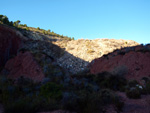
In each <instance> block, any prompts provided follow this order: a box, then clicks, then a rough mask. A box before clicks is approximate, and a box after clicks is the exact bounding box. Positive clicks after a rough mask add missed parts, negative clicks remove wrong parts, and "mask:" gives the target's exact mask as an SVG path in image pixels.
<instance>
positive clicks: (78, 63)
mask: <svg viewBox="0 0 150 113" xmlns="http://www.w3.org/2000/svg"><path fill="white" fill-rule="evenodd" d="M54 44H56V45H58V46H60V47H61V48H62V49H64V50H65V51H66V52H65V53H64V54H63V55H62V57H60V58H59V59H58V60H57V62H58V64H59V65H60V66H62V67H64V68H66V69H68V70H69V71H70V72H71V73H73V74H75V73H78V72H81V71H84V70H85V69H86V67H87V66H88V64H89V63H90V62H91V61H92V60H94V59H95V58H99V57H101V56H103V55H105V54H108V53H110V52H113V51H114V50H116V49H121V48H124V47H131V46H136V45H139V44H138V43H137V42H135V41H132V40H122V39H120V40H116V39H95V40H84V39H79V40H72V41H67V42H66V41H56V42H54ZM72 56H74V57H72Z"/></svg>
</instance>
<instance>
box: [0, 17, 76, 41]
mask: <svg viewBox="0 0 150 113" xmlns="http://www.w3.org/2000/svg"><path fill="white" fill-rule="evenodd" d="M0 24H6V25H9V26H13V27H16V28H21V29H25V30H31V31H32V29H30V27H28V26H27V24H21V21H20V20H17V21H14V22H13V21H9V19H8V17H7V16H5V15H0ZM36 31H37V32H41V33H43V34H45V35H52V36H56V37H61V38H65V39H68V40H74V37H68V36H63V35H60V34H57V33H54V32H53V31H51V30H50V29H48V30H44V29H41V28H40V27H37V28H36Z"/></svg>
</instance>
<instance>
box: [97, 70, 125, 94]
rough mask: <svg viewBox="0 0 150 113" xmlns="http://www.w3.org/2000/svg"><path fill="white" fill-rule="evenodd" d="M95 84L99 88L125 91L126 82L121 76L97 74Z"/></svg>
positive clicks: (107, 73) (104, 73) (105, 73)
mask: <svg viewBox="0 0 150 113" xmlns="http://www.w3.org/2000/svg"><path fill="white" fill-rule="evenodd" d="M95 81H96V83H97V84H98V85H99V86H100V87H101V88H109V89H112V90H119V91H125V86H126V84H127V80H126V79H125V78H123V77H121V76H117V75H113V74H111V73H109V72H102V73H99V74H98V75H97V76H96V78H95Z"/></svg>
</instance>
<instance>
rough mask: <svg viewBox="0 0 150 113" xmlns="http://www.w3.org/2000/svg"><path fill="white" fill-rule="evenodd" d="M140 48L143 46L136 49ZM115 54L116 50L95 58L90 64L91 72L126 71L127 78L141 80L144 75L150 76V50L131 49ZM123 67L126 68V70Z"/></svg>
mask: <svg viewBox="0 0 150 113" xmlns="http://www.w3.org/2000/svg"><path fill="white" fill-rule="evenodd" d="M139 48H142V47H140V46H138V47H136V48H135V50H138V49H139ZM120 51H121V50H120ZM114 54H116V52H114V53H111V55H108V56H103V57H101V58H98V59H95V60H94V61H93V62H92V64H91V66H90V72H91V73H93V74H96V73H100V72H103V71H109V72H113V71H118V72H120V71H122V72H120V73H123V71H126V74H125V77H126V78H127V79H136V80H140V79H141V78H142V77H150V52H142V51H130V52H128V53H125V54H124V55H120V54H118V55H116V56H115V55H114ZM113 55H114V56H113ZM123 68H126V70H124V69H123Z"/></svg>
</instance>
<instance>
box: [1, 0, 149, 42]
mask: <svg viewBox="0 0 150 113" xmlns="http://www.w3.org/2000/svg"><path fill="white" fill-rule="evenodd" d="M0 4H1V5H0V14H3V15H6V16H8V18H9V20H12V21H16V20H21V23H22V24H27V25H28V26H31V27H40V28H43V29H46V30H47V29H50V30H52V31H54V32H56V33H59V34H63V35H67V36H70V37H74V38H75V39H80V38H84V39H96V38H110V39H112V38H113V39H130V40H135V41H137V42H139V43H144V44H145V43H150V0H24V1H22V0H0Z"/></svg>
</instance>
